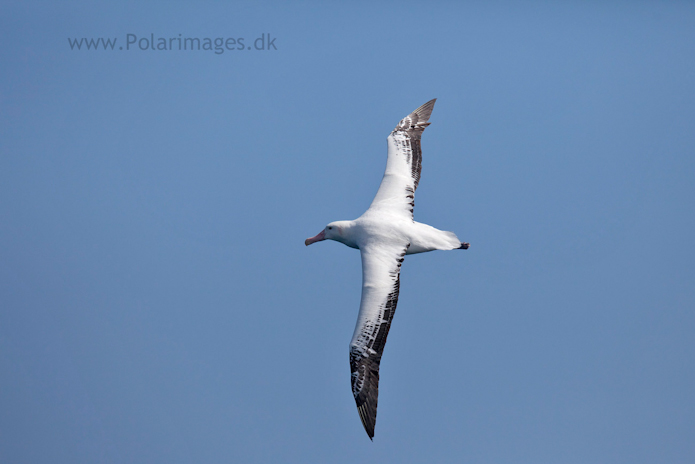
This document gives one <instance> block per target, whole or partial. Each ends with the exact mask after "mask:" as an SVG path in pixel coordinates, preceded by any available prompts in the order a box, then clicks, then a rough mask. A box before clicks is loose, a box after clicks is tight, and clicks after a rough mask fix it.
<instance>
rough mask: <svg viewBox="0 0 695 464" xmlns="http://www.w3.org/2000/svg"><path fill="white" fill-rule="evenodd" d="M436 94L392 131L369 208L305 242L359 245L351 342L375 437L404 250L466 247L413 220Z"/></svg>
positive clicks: (368, 426)
mask: <svg viewBox="0 0 695 464" xmlns="http://www.w3.org/2000/svg"><path fill="white" fill-rule="evenodd" d="M436 100H437V99H436V98H435V99H433V100H430V101H428V102H427V103H425V104H424V105H422V106H421V107H419V108H418V109H416V110H415V111H413V112H412V113H410V114H409V115H408V116H406V117H405V118H403V119H402V120H401V121H400V122H399V123H398V125H397V126H396V128H395V129H394V130H393V131H392V132H391V134H389V136H388V138H387V142H388V154H387V159H386V171H385V172H384V177H383V179H382V180H381V185H380V186H379V190H378V191H377V193H376V196H375V197H374V200H373V201H372V204H371V205H370V206H369V209H368V210H367V211H366V212H365V213H364V214H363V215H362V216H360V217H359V218H357V219H355V220H354V221H336V222H331V223H330V224H328V225H327V226H326V227H325V228H324V229H323V230H322V231H321V232H319V233H318V234H317V235H316V236H314V237H311V238H308V239H306V241H305V242H304V244H305V245H306V246H309V245H311V244H312V243H316V242H320V241H323V240H335V241H336V242H340V243H343V244H345V245H347V246H349V247H351V248H357V249H358V250H360V254H361V256H362V299H361V301H360V311H359V315H358V316H357V325H356V326H355V332H354V333H353V336H352V341H351V342H350V371H351V372H352V375H351V381H352V394H353V396H354V397H355V403H356V404H357V412H358V413H359V415H360V419H361V420H362V425H364V430H365V431H366V432H367V435H369V438H370V439H371V440H373V439H374V426H375V425H376V408H377V399H378V396H379V364H380V363H381V356H382V354H383V352H384V345H385V344H386V337H387V335H388V333H389V328H390V327H391V321H392V320H393V315H394V313H395V311H396V304H397V303H398V290H399V288H400V272H401V264H402V263H403V258H404V256H405V255H412V254H415V253H424V252H426V251H433V250H466V249H468V247H469V244H468V243H466V242H461V241H460V240H459V239H458V237H457V236H456V234H455V233H453V232H446V231H443V230H438V229H435V228H434V227H432V226H428V225H427V224H422V223H420V222H416V221H415V220H414V219H413V208H414V206H415V200H414V199H415V190H416V189H417V186H418V183H419V181H420V172H421V169H422V150H421V147H420V139H421V136H422V132H423V131H424V130H425V128H426V127H427V126H429V125H430V123H429V119H430V115H431V114H432V109H433V108H434V103H435V101H436Z"/></svg>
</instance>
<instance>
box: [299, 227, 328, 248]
mask: <svg viewBox="0 0 695 464" xmlns="http://www.w3.org/2000/svg"><path fill="white" fill-rule="evenodd" d="M321 240H326V231H325V230H322V231H321V232H319V233H318V235H316V236H315V237H311V238H308V239H306V240H304V245H306V246H309V245H311V244H312V243H316V242H320V241H321Z"/></svg>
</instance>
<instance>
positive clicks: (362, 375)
mask: <svg viewBox="0 0 695 464" xmlns="http://www.w3.org/2000/svg"><path fill="white" fill-rule="evenodd" d="M409 246H410V244H408V245H407V246H406V247H405V249H404V250H403V252H402V253H401V254H400V255H399V256H398V258H397V259H396V266H395V269H394V270H393V271H391V273H390V274H391V277H392V278H393V279H394V281H393V287H392V288H391V291H390V292H389V293H388V296H387V297H386V301H385V302H384V303H383V305H382V307H381V308H380V320H379V321H378V322H377V323H376V324H375V325H374V326H373V328H371V333H365V331H363V332H362V336H361V337H360V341H359V342H358V343H352V344H350V371H351V383H352V394H353V396H354V397H355V404H356V405H357V412H358V413H359V415H360V420H362V425H363V426H364V430H365V431H366V432H367V435H369V439H370V440H374V427H375V426H376V409H377V403H378V399H379V365H380V364H381V356H382V355H383V353H384V346H385V345H386V337H387V336H388V333H389V329H390V328H391V321H393V316H394V314H395V313H396V305H397V304H398V292H399V290H400V271H401V264H402V263H403V259H404V258H403V257H404V256H405V253H406V251H407V250H408V247H409Z"/></svg>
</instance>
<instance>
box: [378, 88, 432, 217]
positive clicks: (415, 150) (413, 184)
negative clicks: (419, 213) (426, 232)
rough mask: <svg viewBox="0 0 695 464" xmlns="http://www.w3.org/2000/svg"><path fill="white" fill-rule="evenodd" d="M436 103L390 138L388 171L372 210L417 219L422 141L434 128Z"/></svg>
mask: <svg viewBox="0 0 695 464" xmlns="http://www.w3.org/2000/svg"><path fill="white" fill-rule="evenodd" d="M435 101H437V99H436V98H435V99H434V100H430V101H428V102H427V103H425V104H424V105H422V106H421V107H419V108H418V109H416V110H415V111H413V112H412V113H410V114H409V115H408V116H406V117H405V118H403V119H402V120H401V122H399V123H398V125H397V126H396V128H395V129H394V130H393V132H391V134H390V135H389V136H388V138H387V142H388V157H387V159H386V171H385V172H384V178H383V179H382V180H381V185H380V186H379V191H378V192H377V193H376V196H375V197H374V200H373V201H372V204H371V206H370V207H369V210H371V211H375V212H381V213H388V214H396V215H403V216H405V217H407V218H409V219H412V218H413V208H414V207H415V189H417V184H418V182H419V181H420V171H421V169H422V150H421V148H420V137H421V136H422V132H423V131H424V130H425V128H426V127H427V126H429V125H430V123H429V122H428V121H429V119H430V115H431V114H432V109H433V108H434V102H435Z"/></svg>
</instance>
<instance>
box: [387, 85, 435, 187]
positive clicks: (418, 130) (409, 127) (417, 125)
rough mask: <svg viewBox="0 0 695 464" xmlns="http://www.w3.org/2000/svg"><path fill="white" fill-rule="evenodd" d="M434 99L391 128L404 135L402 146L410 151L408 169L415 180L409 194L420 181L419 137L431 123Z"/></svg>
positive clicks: (420, 156) (420, 155) (420, 157)
mask: <svg viewBox="0 0 695 464" xmlns="http://www.w3.org/2000/svg"><path fill="white" fill-rule="evenodd" d="M436 101H437V99H436V98H433V99H432V100H430V101H428V102H427V103H425V104H424V105H422V106H420V107H419V108H417V109H416V110H415V111H413V112H412V113H410V114H409V115H408V116H406V117H405V118H403V119H401V121H400V122H399V123H398V125H397V126H396V128H395V129H394V130H393V132H394V133H402V134H403V135H404V136H405V140H404V144H405V146H404V147H403V148H404V149H405V151H406V152H407V151H410V152H411V156H412V158H411V160H410V170H411V175H412V176H413V180H414V182H415V188H414V189H413V192H408V194H409V195H410V194H413V193H415V190H417V186H418V184H419V183H420V174H421V173H422V148H421V146H420V139H421V137H422V133H423V132H424V130H425V128H426V127H427V126H429V125H430V124H431V123H430V122H429V119H430V116H431V115H432V110H433V109H434V104H435V102H436Z"/></svg>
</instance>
